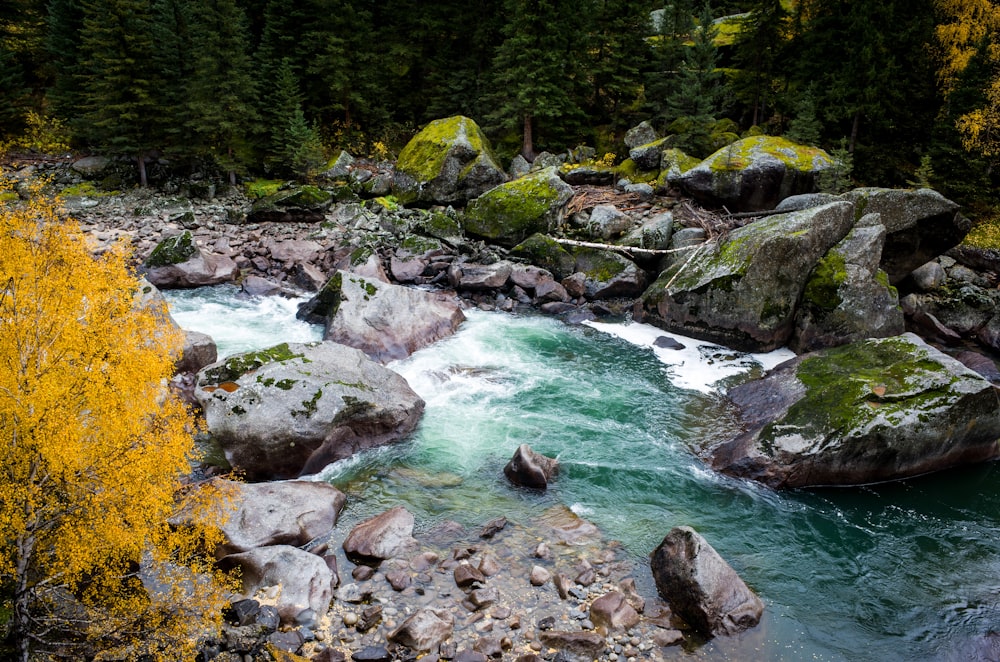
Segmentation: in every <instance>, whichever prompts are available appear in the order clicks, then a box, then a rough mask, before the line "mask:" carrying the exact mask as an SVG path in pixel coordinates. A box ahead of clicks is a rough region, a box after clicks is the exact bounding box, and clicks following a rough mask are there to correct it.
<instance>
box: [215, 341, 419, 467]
mask: <svg viewBox="0 0 1000 662" xmlns="http://www.w3.org/2000/svg"><path fill="white" fill-rule="evenodd" d="M195 397H196V398H197V399H198V402H199V403H200V404H201V406H202V409H203V410H204V412H205V421H206V424H207V426H208V432H209V434H211V435H212V437H213V438H214V439H215V441H216V442H217V443H218V444H219V445H220V447H221V448H222V449H223V451H224V452H225V455H226V460H227V461H228V462H229V463H230V464H231V465H232V466H233V467H234V468H237V469H240V470H242V471H243V472H244V473H245V474H246V476H247V478H249V479H250V480H268V479H274V478H294V477H296V476H300V475H305V474H312V473H316V472H317V471H319V470H320V469H322V468H323V467H325V466H326V465H327V464H329V463H330V462H334V461H336V460H340V459H343V458H346V457H350V456H351V455H353V454H354V453H356V452H358V451H361V450H364V449H366V448H371V447H373V446H378V445H384V444H388V443H392V442H394V441H398V440H400V439H402V438H404V437H405V436H406V435H408V434H409V433H410V432H412V431H413V429H414V428H415V427H416V425H417V423H418V422H419V421H420V417H421V415H422V414H423V409H424V401H423V400H421V399H420V397H419V396H417V394H416V393H414V392H413V390H412V389H411V388H410V387H409V385H408V384H407V383H406V380H404V379H403V378H402V377H400V376H399V375H398V374H396V373H395V372H393V371H391V370H389V369H388V368H385V367H383V366H382V365H380V364H378V363H376V362H375V361H372V360H371V359H369V358H368V357H367V356H365V354H364V353H363V352H362V351H360V350H357V349H354V348H352V347H347V346H346V345H341V344H338V343H332V342H322V343H311V344H284V345H279V346H276V347H272V348H269V349H266V350H262V351H259V352H250V353H246V354H237V355H234V356H230V357H228V358H226V359H223V360H222V361H220V362H218V363H215V364H212V365H210V366H208V367H206V368H204V369H203V370H201V371H200V372H199V373H198V377H197V387H196V389H195Z"/></svg>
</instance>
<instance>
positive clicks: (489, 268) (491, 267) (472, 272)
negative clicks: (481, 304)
mask: <svg viewBox="0 0 1000 662" xmlns="http://www.w3.org/2000/svg"><path fill="white" fill-rule="evenodd" d="M513 270H514V265H512V264H511V263H510V262H507V261H501V262H494V263H493V264H473V263H470V262H463V263H461V264H454V265H452V266H451V268H450V269H448V282H449V284H450V285H451V286H452V287H454V288H457V289H460V290H496V289H501V288H503V287H506V285H507V279H509V278H510V275H511V273H513Z"/></svg>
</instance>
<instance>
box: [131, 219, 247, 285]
mask: <svg viewBox="0 0 1000 662" xmlns="http://www.w3.org/2000/svg"><path fill="white" fill-rule="evenodd" d="M142 272H143V275H144V276H145V277H146V279H147V280H148V281H149V282H150V283H152V284H153V285H155V286H156V287H159V288H161V289H175V288H185V287H200V286H202V285H219V284H221V283H228V282H231V281H233V280H234V279H235V278H236V275H237V273H238V272H239V270H238V269H237V267H236V263H235V262H233V260H232V259H231V258H229V257H228V256H226V255H214V254H209V253H206V252H205V251H203V250H202V249H201V248H199V247H198V246H197V244H196V243H195V240H194V236H193V235H192V234H191V232H189V231H185V232H182V233H181V234H179V235H174V236H172V237H168V238H166V239H164V240H163V241H161V242H160V243H159V244H157V246H156V248H155V249H153V251H152V253H150V254H149V256H148V257H147V258H146V260H145V262H143V266H142Z"/></svg>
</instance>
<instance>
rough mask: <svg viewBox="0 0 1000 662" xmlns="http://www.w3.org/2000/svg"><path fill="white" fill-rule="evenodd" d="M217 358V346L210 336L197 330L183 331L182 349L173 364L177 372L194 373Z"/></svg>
mask: <svg viewBox="0 0 1000 662" xmlns="http://www.w3.org/2000/svg"><path fill="white" fill-rule="evenodd" d="M218 359H219V348H218V346H217V345H216V344H215V341H214V340H213V339H212V336H210V335H208V334H206V333H201V332H199V331H187V330H185V331H184V349H182V350H181V358H180V360H178V361H177V362H176V363H175V364H174V370H175V371H177V372H191V373H195V372H198V371H199V370H201V369H202V368H204V367H205V366H207V365H211V364H212V363H215V362H216V361H217V360H218Z"/></svg>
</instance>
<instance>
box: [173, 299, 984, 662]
mask: <svg viewBox="0 0 1000 662" xmlns="http://www.w3.org/2000/svg"><path fill="white" fill-rule="evenodd" d="M189 296H190V294H189ZM222 305H223V306H224V307H225V305H227V304H225V303H223V304H222ZM293 311H294V308H293ZM232 320H233V318H232V317H231V316H229V315H228V314H227V313H225V312H222V313H220V319H219V320H216V319H215V314H214V313H213V314H209V313H207V312H205V311H202V313H201V314H197V315H195V316H194V318H193V321H192V327H191V328H196V329H197V330H201V331H205V332H206V333H209V334H213V331H212V330H211V326H212V325H214V324H216V323H221V326H223V327H231V326H233V324H234V322H233V321H232ZM194 322H199V323H205V325H204V326H194ZM182 324H183V322H182ZM262 326H265V327H266V326H267V324H263V325H262ZM607 330H612V331H616V332H620V333H623V334H624V335H628V336H630V339H631V340H632V341H633V342H628V341H626V340H624V339H622V338H619V337H616V336H615V335H612V334H611V333H606V332H604V331H601V330H598V329H596V328H591V327H568V326H565V325H563V324H561V323H559V322H557V321H555V320H552V319H549V318H543V317H515V316H510V315H502V314H485V313H476V312H475V311H473V312H471V313H470V319H469V320H468V321H467V322H466V323H465V324H464V325H463V326H462V328H461V330H460V331H459V333H458V334H457V335H456V336H454V337H452V338H450V339H448V340H445V341H443V342H441V343H438V344H437V345H435V346H433V347H431V348H428V349H425V350H422V351H420V352H418V353H417V354H415V355H414V356H412V357H410V358H409V359H407V360H405V361H401V362H397V363H395V364H392V365H391V367H392V368H393V369H395V370H397V371H398V372H400V373H401V374H403V375H404V376H405V377H406V378H407V380H408V381H409V382H410V384H411V386H412V387H413V388H414V390H416V391H417V392H418V393H419V394H420V395H421V396H422V397H423V398H424V399H425V400H426V401H427V409H426V414H425V417H424V419H423V421H422V423H421V425H420V427H419V429H418V431H417V432H416V434H415V435H414V438H413V439H411V440H410V441H408V442H406V443H402V444H398V445H396V446H393V447H391V448H385V449H380V450H377V451H373V452H370V453H365V454H362V455H360V456H358V457H356V458H352V459H351V460H348V461H345V462H342V463H338V464H336V465H332V466H331V467H329V468H328V469H327V470H326V471H325V472H324V473H323V474H322V476H320V478H322V479H325V480H329V481H331V482H333V483H334V484H336V485H337V486H338V487H341V489H343V490H345V492H347V493H348V496H349V499H348V508H347V510H346V511H345V519H348V520H350V519H351V518H358V517H360V516H361V515H363V514H370V513H371V512H375V511H377V510H378V509H380V508H384V507H389V506H391V505H396V504H399V503H403V504H405V505H407V507H408V508H410V509H411V511H413V512H414V514H415V515H416V517H417V520H418V525H419V526H421V527H423V528H429V527H430V526H432V525H433V524H435V523H437V522H439V521H441V520H444V519H455V520H458V521H460V522H462V523H465V524H468V525H473V526H478V525H480V524H482V523H483V522H484V521H486V520H487V519H490V518H493V517H496V516H498V515H505V516H507V517H508V518H510V519H513V520H516V521H524V522H527V521H529V520H531V519H533V518H535V517H537V516H539V515H540V514H541V513H542V512H543V511H544V510H545V509H546V508H549V507H551V506H553V505H556V504H560V503H561V504H565V505H567V506H570V507H571V508H573V510H575V511H576V512H578V513H579V514H581V515H583V516H584V517H586V518H588V519H590V520H591V521H593V522H594V523H596V524H598V525H599V526H600V527H601V528H602V529H603V530H604V531H605V533H606V534H607V535H608V536H609V537H611V538H615V539H618V540H621V541H622V542H623V543H624V544H625V545H626V547H627V549H628V550H629V551H630V553H631V554H632V555H633V556H634V557H635V559H636V560H637V562H638V563H640V564H642V563H644V562H645V558H646V556H647V555H648V554H649V552H650V551H651V550H652V549H653V548H654V547H655V546H656V545H657V544H658V543H659V541H660V540H661V539H662V538H663V536H664V535H665V534H666V533H667V531H669V529H670V528H671V527H673V526H677V525H684V524H686V525H690V526H693V527H694V528H695V529H697V530H698V531H699V532H700V533H701V534H702V535H704V536H705V537H706V538H707V539H708V540H709V541H710V542H711V544H712V545H713V546H714V547H715V548H716V549H717V550H718V551H719V552H720V554H722V555H723V557H725V558H726V559H727V560H728V561H729V562H730V563H731V564H732V565H733V566H734V567H735V568H736V570H737V571H738V572H739V573H740V575H741V576H742V577H743V578H744V579H745V580H746V581H747V583H748V584H750V585H751V586H752V587H753V588H754V589H755V590H756V591H757V592H758V593H759V595H760V596H761V597H762V599H763V600H764V601H765V603H766V605H767V610H766V612H765V618H764V621H763V622H762V624H761V625H760V626H759V627H758V628H756V629H754V630H753V631H751V632H749V633H747V634H745V635H743V636H742V637H739V638H735V639H728V640H722V639H720V640H715V641H713V642H711V643H709V644H708V645H706V646H704V647H703V648H701V649H699V650H698V651H697V652H696V653H694V655H695V656H696V657H704V658H706V659H734V660H746V659H758V660H803V659H815V660H897V659H898V660H913V659H956V660H958V659H968V655H969V650H970V649H969V643H970V642H971V641H972V640H974V639H975V638H977V637H979V636H981V635H983V634H985V633H986V632H988V631H990V630H991V629H992V628H994V627H997V626H998V624H1000V536H998V535H997V532H998V529H1000V494H998V493H1000V490H998V487H1000V472H998V465H997V464H990V465H984V466H980V467H975V468H971V469H965V470H958V471H952V472H946V473H942V474H937V475H934V476H927V477H924V478H921V479H917V480H911V481H905V482H901V483H894V484H888V485H880V486H869V487H863V488H851V489H826V490H811V491H788V492H774V491H771V490H768V489H765V488H762V487H759V486H757V485H754V484H751V483H747V482H744V481H737V480H732V479H728V478H725V477H722V476H719V475H717V474H714V473H712V472H710V471H707V470H706V469H705V468H704V467H703V465H702V464H701V463H700V461H699V460H698V459H697V457H696V456H695V455H694V453H693V452H692V451H691V448H692V447H695V446H697V445H698V444H700V443H702V442H703V441H704V440H706V439H714V438H717V437H718V436H719V435H724V434H726V432H727V431H728V430H731V429H732V425H733V421H732V419H731V418H730V416H729V414H728V412H727V410H726V409H725V407H724V406H723V405H722V403H721V399H720V398H719V397H718V396H717V395H715V394H713V393H712V392H710V389H704V388H703V385H704V384H705V381H706V379H711V378H713V377H712V375H715V374H717V373H711V374H710V375H709V376H708V377H706V376H705V375H704V374H701V373H699V371H701V370H703V369H704V367H705V366H709V367H712V368H713V369H714V368H715V367H719V364H720V362H722V361H723V360H724V359H726V358H734V357H733V356H732V355H731V354H730V353H728V352H723V351H715V350H711V349H709V350H706V351H704V352H703V353H702V356H703V357H704V361H702V362H701V363H699V364H698V365H697V366H696V365H695V364H694V363H688V364H687V365H685V366H676V365H675V366H671V365H667V364H665V363H664V362H663V361H661V360H660V359H659V358H658V357H657V356H656V355H655V354H654V353H653V351H652V350H651V349H649V348H643V347H639V346H637V345H636V344H633V343H635V342H638V343H643V344H644V343H645V342H646V340H643V339H642V338H636V337H633V336H632V335H631V334H633V333H634V332H640V331H642V327H638V326H636V327H635V328H626V329H625V330H624V331H622V330H621V328H619V329H618V330H615V329H607ZM657 333H658V332H657ZM275 334H276V335H274V336H266V337H262V338H261V339H260V340H259V342H260V343H261V344H260V345H258V346H266V345H268V344H273V343H274V342H278V341H281V340H288V339H289V338H288V337H287V336H286V335H285V332H284V331H282V330H281V329H280V325H279V328H278V330H277V331H276V332H275ZM684 342H687V341H684ZM688 344H689V345H691V346H693V343H688ZM735 358H736V359H737V361H738V362H742V363H744V364H746V365H749V364H750V363H751V362H750V361H749V359H747V358H746V357H735ZM702 364H704V365H702ZM693 374H701V376H700V377H698V378H694V379H689V377H690V375H693ZM721 374H725V372H723V373H721ZM672 380H675V381H681V382H682V383H684V385H685V386H686V387H685V388H680V387H678V386H676V385H675V384H674V383H673V382H672ZM706 391H709V392H706ZM521 443H528V444H531V446H532V447H533V448H535V450H537V451H540V452H542V453H545V454H547V455H557V456H558V457H559V459H560V462H561V473H560V475H559V477H558V479H557V480H556V481H555V482H554V483H553V484H552V486H551V487H550V490H549V491H548V492H546V493H544V494H538V493H534V492H531V493H529V492H525V491H522V490H517V489H514V488H512V487H510V486H509V485H508V484H507V483H506V480H505V479H504V478H503V476H502V467H503V465H504V464H505V463H506V462H507V460H508V459H509V458H510V456H511V454H512V453H513V452H514V449H515V448H516V447H517V446H518V445H519V444H521ZM642 580H643V578H640V581H642ZM645 581H647V582H648V577H646V578H645ZM645 588H646V591H650V590H651V588H650V587H649V586H648V584H647V586H646V587H645Z"/></svg>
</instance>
